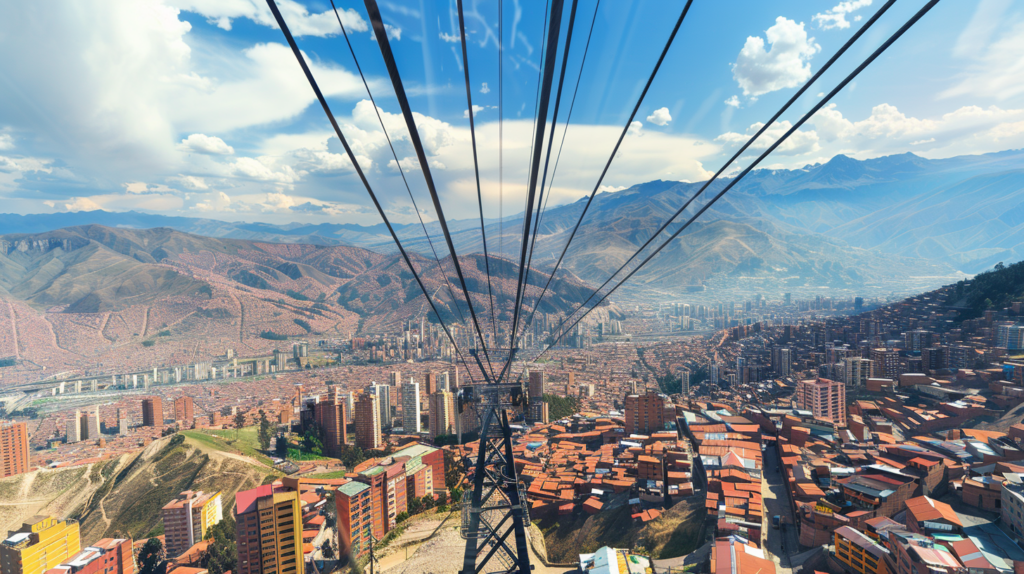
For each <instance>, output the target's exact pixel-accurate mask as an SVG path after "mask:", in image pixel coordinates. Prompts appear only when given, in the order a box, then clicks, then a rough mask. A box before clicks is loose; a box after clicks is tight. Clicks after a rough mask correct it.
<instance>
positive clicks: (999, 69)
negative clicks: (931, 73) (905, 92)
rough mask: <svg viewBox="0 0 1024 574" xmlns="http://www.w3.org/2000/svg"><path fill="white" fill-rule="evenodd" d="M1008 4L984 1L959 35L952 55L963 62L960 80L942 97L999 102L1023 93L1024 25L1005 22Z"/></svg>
mask: <svg viewBox="0 0 1024 574" xmlns="http://www.w3.org/2000/svg"><path fill="white" fill-rule="evenodd" d="M1005 8H1006V3H1002V2H982V3H980V4H979V5H978V9H977V11H975V13H974V17H973V18H971V21H970V23H969V24H968V25H967V27H966V28H965V29H964V31H963V32H962V33H961V34H960V37H959V38H958V39H957V42H956V44H955V45H954V48H953V55H954V56H956V57H957V58H959V59H961V60H962V61H964V65H963V69H964V72H963V73H962V74H960V81H959V82H958V83H957V84H956V85H954V86H952V87H951V88H949V89H947V90H945V91H943V92H941V93H940V94H939V97H940V98H952V97H956V96H974V97H978V98H995V99H997V100H1000V101H1004V100H1007V99H1009V98H1013V97H1017V96H1020V95H1021V94H1024V22H1022V21H1013V20H1010V21H1009V22H1004V20H1006V19H1005V18H1003V15H1002V13H1003V10H1004V9H1005Z"/></svg>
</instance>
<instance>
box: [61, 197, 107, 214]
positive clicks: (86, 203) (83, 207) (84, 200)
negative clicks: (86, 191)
mask: <svg viewBox="0 0 1024 574" xmlns="http://www.w3.org/2000/svg"><path fill="white" fill-rule="evenodd" d="M98 209H103V207H102V206H100V204H98V203H96V202H95V201H93V200H91V199H89V198H88V197H73V198H71V201H70V203H65V204H64V211H96V210H98Z"/></svg>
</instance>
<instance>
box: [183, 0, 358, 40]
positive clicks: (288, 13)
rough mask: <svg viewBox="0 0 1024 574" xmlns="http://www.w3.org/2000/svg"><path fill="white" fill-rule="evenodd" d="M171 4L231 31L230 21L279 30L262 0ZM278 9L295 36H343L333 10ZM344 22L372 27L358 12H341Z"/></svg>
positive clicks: (283, 5) (352, 27)
mask: <svg viewBox="0 0 1024 574" xmlns="http://www.w3.org/2000/svg"><path fill="white" fill-rule="evenodd" d="M170 4H171V5H173V6H175V7H176V8H179V9H181V10H188V11H189V12H195V13H196V14H199V15H202V16H205V17H206V19H207V21H208V22H209V23H211V24H214V25H216V26H218V27H220V28H222V29H224V30H230V29H231V21H232V20H234V19H237V18H246V19H249V20H252V21H253V22H256V23H257V24H260V25H262V26H269V27H271V28H274V29H277V28H278V26H277V21H276V20H275V19H274V15H273V14H272V13H271V12H270V8H269V7H268V6H267V3H266V2H260V1H259V0H170ZM277 6H278V10H280V11H281V16H283V17H284V21H285V22H286V23H287V24H288V29H289V30H290V31H291V33H292V34H294V35H296V36H334V35H336V34H341V27H340V26H338V20H337V18H335V16H334V11H333V10H328V11H325V12H321V13H319V14H310V13H309V10H307V9H306V7H305V6H303V5H301V4H299V3H298V2H295V1H294V0H277ZM338 14H339V15H340V16H341V21H342V22H343V23H344V24H345V28H346V29H347V30H348V31H349V32H352V31H356V32H366V31H367V30H369V26H367V25H366V21H365V20H363V19H362V17H360V16H359V13H358V12H356V11H355V10H352V9H349V10H339V11H338Z"/></svg>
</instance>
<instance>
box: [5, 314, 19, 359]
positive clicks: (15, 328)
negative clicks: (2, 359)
mask: <svg viewBox="0 0 1024 574" xmlns="http://www.w3.org/2000/svg"><path fill="white" fill-rule="evenodd" d="M4 303H6V304H7V313H8V314H9V315H10V316H11V335H12V336H13V337H14V357H15V358H17V359H20V358H21V345H19V344H18V316H17V315H15V314H14V306H13V305H11V302H10V301H8V300H7V299H4Z"/></svg>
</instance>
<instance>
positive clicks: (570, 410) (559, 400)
mask: <svg viewBox="0 0 1024 574" xmlns="http://www.w3.org/2000/svg"><path fill="white" fill-rule="evenodd" d="M541 400H543V401H544V402H545V403H547V404H548V414H549V415H550V416H551V420H558V419H564V418H566V417H571V416H572V415H574V414H576V413H577V412H578V411H579V410H580V405H579V399H577V398H576V397H560V396H558V395H551V394H545V395H544V396H543V398H542V399H541Z"/></svg>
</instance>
